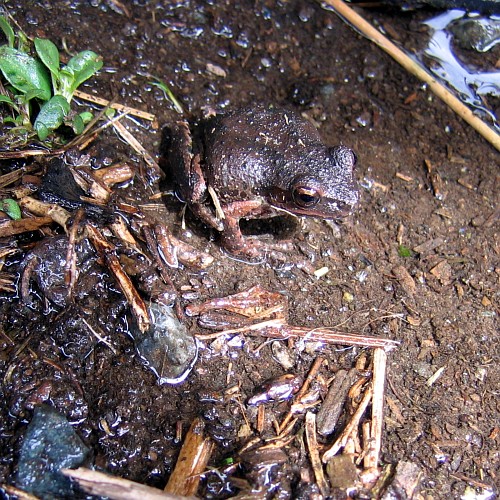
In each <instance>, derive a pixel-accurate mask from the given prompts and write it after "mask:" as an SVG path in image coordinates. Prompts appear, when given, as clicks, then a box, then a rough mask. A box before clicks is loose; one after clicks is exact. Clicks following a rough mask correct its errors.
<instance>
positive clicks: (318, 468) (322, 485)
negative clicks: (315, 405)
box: [305, 411, 330, 497]
mask: <svg viewBox="0 0 500 500" xmlns="http://www.w3.org/2000/svg"><path fill="white" fill-rule="evenodd" d="M305 427H306V441H307V448H308V449H309V457H310V459H311V465H312V468H313V471H314V477H315V478H316V482H317V483H318V488H319V491H321V494H322V495H323V496H324V497H326V496H328V494H329V492H330V490H329V488H328V483H327V482H326V479H325V474H324V472H323V464H322V463H321V459H320V458H319V451H318V442H317V440H316V415H315V414H314V413H312V412H310V411H308V412H307V413H306V426H305Z"/></svg>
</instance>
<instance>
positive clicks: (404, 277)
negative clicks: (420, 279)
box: [392, 266, 417, 296]
mask: <svg viewBox="0 0 500 500" xmlns="http://www.w3.org/2000/svg"><path fill="white" fill-rule="evenodd" d="M392 273H393V274H394V276H395V277H396V279H397V280H398V282H399V284H400V285H401V287H402V288H403V290H404V291H405V292H406V293H407V294H408V295H410V296H413V295H415V292H416V290H417V285H416V284H415V280H414V279H413V278H412V277H411V275H410V273H409V272H408V271H407V270H406V268H405V267H404V266H395V267H394V268H393V269H392Z"/></svg>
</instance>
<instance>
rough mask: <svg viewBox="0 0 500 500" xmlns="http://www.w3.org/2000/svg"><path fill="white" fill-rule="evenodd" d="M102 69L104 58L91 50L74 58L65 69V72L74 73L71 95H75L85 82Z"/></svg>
mask: <svg viewBox="0 0 500 500" xmlns="http://www.w3.org/2000/svg"><path fill="white" fill-rule="evenodd" d="M101 68H102V57H101V56H98V55H97V54H96V53H95V52H92V51H91V50H84V51H83V52H80V53H79V54H77V55H76V56H74V57H72V58H71V59H70V60H69V61H68V64H67V65H66V66H65V68H64V69H65V70H69V71H72V72H73V76H74V81H73V84H72V86H71V94H73V92H74V91H75V90H76V89H77V88H78V87H79V86H80V85H81V84H82V83H83V82H84V81H85V80H88V79H89V78H90V77H91V76H93V75H95V73H97V71H99V70H100V69H101Z"/></svg>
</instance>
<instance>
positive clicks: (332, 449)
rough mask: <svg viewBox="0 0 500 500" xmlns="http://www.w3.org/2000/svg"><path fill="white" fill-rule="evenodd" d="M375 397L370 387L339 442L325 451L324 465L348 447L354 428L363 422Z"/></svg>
mask: <svg viewBox="0 0 500 500" xmlns="http://www.w3.org/2000/svg"><path fill="white" fill-rule="evenodd" d="M372 395H373V390H372V387H371V386H369V387H368V388H367V389H366V391H365V394H364V395H363V399H362V400H361V403H359V406H358V408H357V409H356V411H355V412H354V415H353V416H352V418H351V421H350V422H349V423H348V424H347V426H346V427H345V429H344V430H343V431H342V434H340V436H339V437H338V439H337V441H335V443H333V445H332V446H331V447H330V448H329V449H328V450H326V451H325V453H324V454H323V459H322V460H323V463H325V464H326V463H327V462H328V461H329V460H330V459H331V458H332V457H333V456H335V455H336V454H337V452H338V451H339V450H340V448H342V447H343V446H345V445H346V443H347V440H348V439H349V436H350V435H351V433H352V431H353V430H354V428H355V427H356V426H357V425H358V424H359V421H360V420H361V417H362V416H363V413H364V412H365V410H366V408H367V406H368V404H369V403H370V399H371V398H372Z"/></svg>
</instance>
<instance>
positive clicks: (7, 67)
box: [0, 45, 51, 101]
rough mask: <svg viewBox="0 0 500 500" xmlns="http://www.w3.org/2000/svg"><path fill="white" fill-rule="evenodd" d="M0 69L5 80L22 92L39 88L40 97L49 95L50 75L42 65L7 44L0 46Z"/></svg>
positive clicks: (45, 99) (46, 98)
mask: <svg viewBox="0 0 500 500" xmlns="http://www.w3.org/2000/svg"><path fill="white" fill-rule="evenodd" d="M0 71H2V73H3V75H4V76H5V78H6V79H7V81H8V82H9V83H10V84H11V85H12V86H13V87H14V88H16V89H17V90H19V91H20V92H22V93H23V94H25V93H27V92H30V91H33V90H36V89H39V90H40V91H41V94H40V99H42V100H43V101H47V100H49V99H50V95H51V85H50V77H49V75H48V74H47V70H46V69H45V67H44V65H43V64H42V63H41V62H40V61H37V60H36V59H34V58H33V57H31V56H30V55H28V54H25V53H24V52H21V51H19V50H16V49H14V48H12V47H8V46H7V45H2V46H1V47H0Z"/></svg>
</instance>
